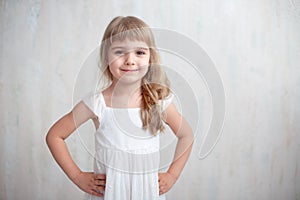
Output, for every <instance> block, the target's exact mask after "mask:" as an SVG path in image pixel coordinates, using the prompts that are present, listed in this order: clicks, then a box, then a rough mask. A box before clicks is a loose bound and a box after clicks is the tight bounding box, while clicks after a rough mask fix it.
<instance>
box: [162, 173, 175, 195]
mask: <svg viewBox="0 0 300 200" xmlns="http://www.w3.org/2000/svg"><path fill="white" fill-rule="evenodd" d="M176 180H177V179H176V178H175V177H174V176H172V175H171V174H170V173H168V172H166V173H158V184H159V195H162V194H164V193H166V192H168V191H169V190H170V189H171V187H172V186H173V185H174V183H175V182H176Z"/></svg>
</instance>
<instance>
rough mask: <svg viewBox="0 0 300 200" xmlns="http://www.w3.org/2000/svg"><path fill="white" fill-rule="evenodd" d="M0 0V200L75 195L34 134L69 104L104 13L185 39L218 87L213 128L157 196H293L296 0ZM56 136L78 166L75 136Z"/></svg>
mask: <svg viewBox="0 0 300 200" xmlns="http://www.w3.org/2000/svg"><path fill="white" fill-rule="evenodd" d="M0 6H1V8H0V25H1V26H0V28H1V32H0V46H1V47H0V52H1V53H0V55H1V58H0V60H1V67H0V77H1V79H0V95H1V98H0V110H1V116H0V163H1V165H0V199H9V200H13V199H45V200H46V199H66V200H67V199H80V198H79V197H80V196H81V195H82V192H81V191H79V189H77V187H76V186H74V185H73V184H72V183H71V182H70V181H69V180H68V179H67V178H66V177H65V176H64V175H63V173H62V171H61V170H60V169H59V168H58V166H57V165H56V163H55V162H54V161H53V159H52V158H51V156H50V154H49V151H48V149H47V148H46V145H45V140H44V138H45V134H46V132H47V130H48V128H49V127H50V126H51V124H52V123H54V121H55V120H57V119H58V118H59V117H60V116H61V115H63V114H64V113H66V112H68V111H69V110H70V109H71V108H72V92H73V86H74V80H75V79H76V76H77V74H78V72H79V70H80V65H81V63H82V62H83V60H84V59H85V58H86V56H87V55H88V54H89V53H90V51H91V50H92V49H94V48H95V46H96V45H97V44H98V43H99V39H100V38H101V36H102V33H103V30H104V28H105V26H106V25H107V23H108V22H109V21H110V20H111V19H112V17H114V16H116V15H136V16H139V17H141V18H143V19H144V20H145V21H146V22H147V23H148V24H150V25H151V26H153V27H161V28H168V29H171V30H175V31H178V32H180V33H183V34H185V35H187V36H189V37H190V38H192V39H193V40H195V41H196V42H198V43H199V44H201V46H203V47H204V48H205V49H206V50H207V53H208V54H209V56H210V57H211V58H212V59H213V60H214V62H215V63H216V67H217V69H218V71H219V73H220V75H221V77H222V79H223V82H224V87H225V90H226V97H227V101H226V110H227V113H226V121H225V126H224V130H223V135H222V137H221V139H220V141H219V143H218V145H217V146H216V148H215V149H214V151H213V152H212V154H211V155H210V156H209V157H207V158H206V159H204V160H199V159H198V158H197V146H196V148H195V149H194V152H193V155H192V156H191V159H190V161H189V163H188V165H187V167H186V169H185V170H184V172H183V175H182V177H181V179H180V180H179V181H178V182H177V184H176V185H175V186H174V188H173V190H172V191H171V192H170V193H169V194H168V197H169V199H195V200H196V199H208V200H214V199H234V200H238V199H261V200H264V199H265V200H267V199H278V200H279V199H289V200H293V199H300V190H299V188H300V169H299V166H300V159H299V152H300V138H299V133H300V125H299V122H298V121H299V119H300V107H299V106H298V104H297V102H300V75H299V74H300V70H299V69H300V68H299V63H300V2H299V0H289V1H288V0H285V1H284V0H278V1H273V0H263V1H261V0H253V1H246V0H241V1H233V0H226V1H216V0H215V1H198V0H189V1H172V0H166V1H159V0H154V1H130V0H125V1H123V0H113V1H109V0H103V1H96V0H94V1H92V0H90V1H39V0H36V1H33V0H32V1H16V0H15V1H5V0H2V1H0ZM297 122H298V123H297ZM87 126H90V124H88V125H87ZM87 128H88V127H87ZM89 137H92V136H86V138H84V140H85V141H86V140H87V139H88V138H89ZM67 142H68V145H69V147H70V149H71V152H72V155H73V156H74V159H75V160H76V162H77V163H78V164H79V166H80V167H81V168H82V169H84V170H90V169H91V168H92V167H91V166H92V157H91V156H90V155H89V153H88V152H87V151H86V149H85V148H84V147H83V145H82V141H81V140H80V138H79V137H76V136H72V137H71V138H70V139H68V141H67Z"/></svg>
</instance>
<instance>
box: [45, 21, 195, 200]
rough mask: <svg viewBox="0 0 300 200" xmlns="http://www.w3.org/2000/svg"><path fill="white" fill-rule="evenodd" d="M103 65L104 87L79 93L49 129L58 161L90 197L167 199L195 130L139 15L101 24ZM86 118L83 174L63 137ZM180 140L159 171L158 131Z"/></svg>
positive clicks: (48, 140) (185, 160)
mask: <svg viewBox="0 0 300 200" xmlns="http://www.w3.org/2000/svg"><path fill="white" fill-rule="evenodd" d="M100 58H101V63H100V64H101V67H102V69H103V74H104V76H105V77H106V78H107V80H108V81H109V82H108V83H109V84H108V87H106V88H105V89H104V90H102V91H98V92H96V93H95V94H93V95H91V96H88V97H86V98H84V99H83V100H82V101H80V102H79V103H78V104H77V105H76V106H75V107H74V108H73V109H72V111H71V112H69V113H68V114H66V115H65V116H63V117H62V118H61V119H59V120H58V121H57V122H56V123H55V124H54V125H53V126H52V127H51V128H50V130H49V132H48V134H47V137H46V141H47V144H48V147H49V149H50V151H51V153H52V155H53V157H54V158H55V160H56V162H57V163H58V164H59V166H60V167H61V168H62V169H63V171H64V172H65V173H66V175H67V176H68V177H69V178H70V179H71V181H73V182H74V183H75V184H76V185H77V186H78V187H79V188H80V189H81V190H83V191H84V192H86V193H88V194H89V195H90V199H105V200H154V199H165V196H164V194H165V193H166V192H168V191H169V190H170V189H171V187H172V186H173V185H174V183H175V182H176V180H177V179H178V178H179V176H180V173H181V172H182V169H183V168H184V165H185V163H186V162H187V159H188V157H189V154H190V152H191V148H192V143H193V133H192V130H191V128H190V126H189V124H188V123H187V122H186V120H185V119H184V118H183V117H182V116H181V114H180V113H179V112H178V111H177V109H176V107H175V105H174V104H173V103H172V99H173V95H172V94H171V92H170V89H169V84H168V79H167V77H166V75H165V74H164V72H163V70H162V68H161V66H160V63H159V53H158V51H157V49H156V47H155V42H154V38H153V35H152V32H151V30H150V28H149V27H148V25H147V24H145V23H144V22H143V21H142V20H140V19H138V18H136V17H131V16H129V17H116V18H115V19H113V20H112V21H111V22H110V24H109V25H108V27H107V28H106V30H105V33H104V36H103V39H102V43H101V47H100ZM89 119H91V120H92V121H93V122H94V124H95V128H96V133H95V160H94V172H83V171H81V170H80V169H79V167H78V166H77V165H76V164H75V163H74V161H73V160H72V158H71V156H70V154H69V151H68V149H67V146H66V144H65V142H64V140H65V139H66V138H67V137H68V136H70V135H71V134H72V133H73V132H74V131H75V130H76V128H78V127H79V126H80V125H81V124H83V123H84V122H86V121H87V120H89ZM166 124H167V125H168V126H169V127H170V128H171V130H172V131H173V132H174V134H175V135H176V136H177V138H178V142H177V146H176V150H175V154H174V160H173V162H172V164H171V165H170V166H169V168H168V170H167V171H166V172H162V173H159V159H160V158H159V136H160V134H161V133H162V132H163V130H164V128H165V127H164V126H165V125H166Z"/></svg>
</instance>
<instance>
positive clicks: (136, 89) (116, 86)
mask: <svg viewBox="0 0 300 200" xmlns="http://www.w3.org/2000/svg"><path fill="white" fill-rule="evenodd" d="M109 90H110V91H111V94H112V95H113V96H115V97H122V96H133V95H135V94H138V95H140V94H141V82H140V81H139V82H136V83H130V84H126V83H118V82H115V81H113V82H112V84H111V85H110V87H109Z"/></svg>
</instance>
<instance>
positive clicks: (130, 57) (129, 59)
mask: <svg viewBox="0 0 300 200" xmlns="http://www.w3.org/2000/svg"><path fill="white" fill-rule="evenodd" d="M125 65H134V59H133V52H128V53H127V54H126V57H125Z"/></svg>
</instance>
